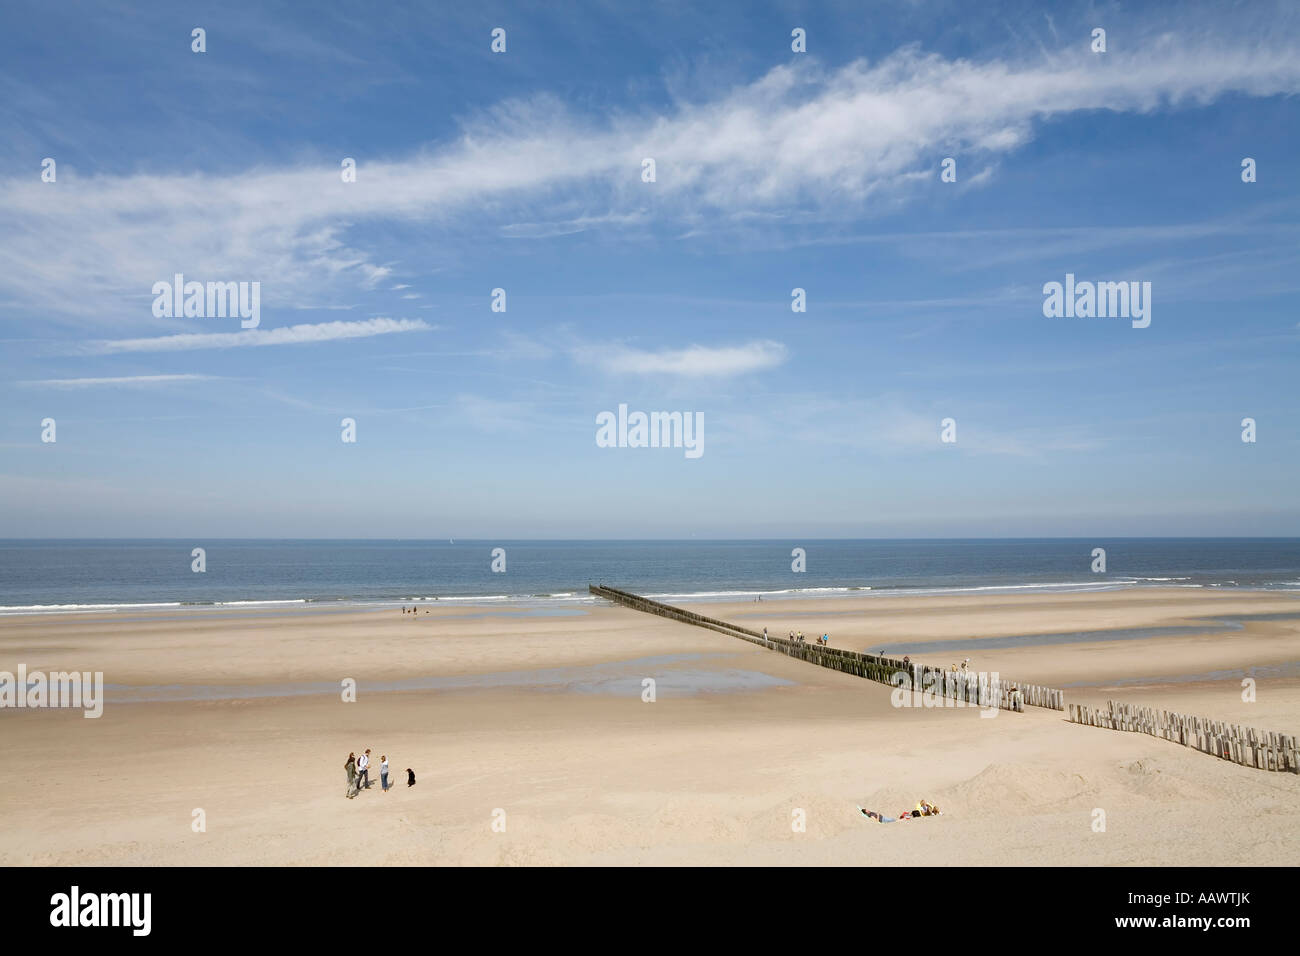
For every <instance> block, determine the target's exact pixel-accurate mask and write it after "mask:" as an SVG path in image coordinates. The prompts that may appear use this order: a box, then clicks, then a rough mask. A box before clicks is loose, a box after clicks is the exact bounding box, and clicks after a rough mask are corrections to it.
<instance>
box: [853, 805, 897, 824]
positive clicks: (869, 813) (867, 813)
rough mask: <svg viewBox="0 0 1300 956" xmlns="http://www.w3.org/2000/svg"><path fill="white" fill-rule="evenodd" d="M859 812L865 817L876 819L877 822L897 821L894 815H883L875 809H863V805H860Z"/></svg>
mask: <svg viewBox="0 0 1300 956" xmlns="http://www.w3.org/2000/svg"><path fill="white" fill-rule="evenodd" d="M858 813H860V814H862V815H863V816H864V817H870V818H871V819H872V820H875V821H876V822H877V823H894V822H895V821H894V818H893V817H882V816H881V815H880V814H879V813H877V812H876V811H875V810H863V809H862V808H861V807H858Z"/></svg>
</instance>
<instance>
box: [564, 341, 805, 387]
mask: <svg viewBox="0 0 1300 956" xmlns="http://www.w3.org/2000/svg"><path fill="white" fill-rule="evenodd" d="M786 356H787V349H786V347H785V346H784V345H782V344H781V343H780V342H773V341H770V340H761V341H757V342H747V343H745V344H743V345H723V346H705V345H691V346H688V347H686V348H681V349H658V350H650V349H637V348H629V347H626V346H619V345H615V346H594V347H579V348H577V349H575V350H574V352H573V357H574V358H575V359H576V360H578V361H579V362H581V363H583V364H585V365H592V366H595V367H596V368H598V369H600V370H601V371H603V372H606V373H607V374H610V375H670V376H679V377H683V378H729V377H731V376H734V375H744V374H746V373H749V372H761V371H763V370H764V369H769V368H774V367H775V366H777V365H780V364H781V363H782V362H784V361H785V360H786Z"/></svg>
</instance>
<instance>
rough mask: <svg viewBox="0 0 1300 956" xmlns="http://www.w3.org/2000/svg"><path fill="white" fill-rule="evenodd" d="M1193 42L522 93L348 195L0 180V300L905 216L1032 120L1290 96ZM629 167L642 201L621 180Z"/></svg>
mask: <svg viewBox="0 0 1300 956" xmlns="http://www.w3.org/2000/svg"><path fill="white" fill-rule="evenodd" d="M1210 43H1211V41H1209V40H1205V39H1197V40H1191V41H1186V40H1180V39H1178V38H1176V37H1173V36H1171V35H1161V36H1150V37H1145V38H1143V42H1141V43H1136V42H1134V43H1132V44H1131V45H1129V46H1128V49H1129V50H1132V51H1133V52H1130V53H1126V52H1124V51H1122V50H1116V51H1113V52H1110V53H1107V54H1106V56H1105V57H1098V56H1094V55H1092V54H1090V53H1088V52H1087V50H1086V47H1085V46H1084V45H1082V44H1079V43H1077V42H1076V43H1073V44H1071V45H1070V46H1068V47H1064V48H1062V49H1060V50H1058V51H1055V52H1044V53H1040V54H1036V55H1035V56H1034V58H1033V59H1032V60H1019V61H1011V60H1005V59H993V60H986V61H976V60H967V59H950V58H945V57H943V56H941V55H939V54H934V53H925V52H923V51H922V50H920V49H919V48H917V47H906V48H903V49H900V50H898V51H896V52H895V53H893V54H891V55H890V56H887V57H885V58H883V59H881V60H879V61H877V62H874V63H869V62H867V61H863V60H859V61H855V62H852V63H849V64H847V65H845V66H842V67H840V68H838V69H832V68H828V67H826V66H823V65H821V64H819V63H817V62H816V61H815V60H814V59H812V58H811V57H809V58H806V59H804V58H801V60H800V62H799V63H797V64H792V65H781V66H778V67H775V68H773V69H772V70H770V71H769V72H767V73H766V74H764V75H763V76H760V77H758V78H757V79H755V80H753V81H752V82H750V83H747V84H742V85H739V86H736V87H733V88H731V89H729V90H726V91H723V92H722V93H720V94H719V95H717V96H715V97H713V98H711V99H705V100H701V101H696V102H677V103H675V104H674V105H673V106H671V107H669V108H664V109H658V110H645V109H642V110H636V109H633V110H629V111H626V112H623V113H619V114H616V115H607V116H605V117H599V118H592V117H588V116H579V115H577V114H575V113H574V112H573V111H572V110H570V109H569V108H567V107H566V106H564V105H563V104H562V103H561V102H560V101H559V100H557V99H556V98H554V97H551V96H547V95H539V96H536V97H532V98H529V99H526V100H516V101H509V102H505V103H502V104H499V105H498V106H497V107H496V108H494V109H491V110H488V111H486V112H485V113H483V114H481V115H479V116H477V117H475V118H473V119H471V120H470V121H468V122H467V123H466V124H465V126H464V132H463V135H462V136H461V137H460V138H459V139H457V140H455V141H453V142H449V143H445V144H443V145H442V146H441V147H435V148H432V149H429V150H425V151H421V152H420V153H418V154H416V155H414V156H410V157H406V158H400V157H399V158H388V159H377V158H376V159H369V160H367V161H365V162H363V163H362V164H361V166H360V167H359V174H358V178H357V180H356V182H353V183H344V182H341V180H340V177H339V170H338V168H337V166H336V165H329V164H320V165H301V164H298V165H286V166H285V167H282V168H271V169H265V168H263V169H256V170H250V171H247V172H243V173H239V174H234V175H212V174H206V173H203V172H198V171H192V172H186V173H183V174H177V175H150V174H137V175H125V176H123V175H92V176H89V177H78V176H76V175H75V173H73V172H72V171H69V172H68V173H67V174H66V175H63V174H62V173H61V175H60V179H59V182H58V183H57V184H48V183H41V182H39V181H37V180H36V179H35V177H30V176H29V177H24V178H22V179H10V180H7V181H4V182H0V216H3V218H4V219H5V221H6V222H7V223H10V224H12V228H9V229H6V230H5V232H4V235H2V236H0V291H3V292H4V293H6V295H7V296H9V297H12V298H13V299H15V300H16V301H18V302H19V303H21V304H32V303H41V304H43V305H45V306H46V307H47V308H50V309H51V310H53V311H55V312H61V313H63V314H68V315H79V316H81V317H82V318H83V319H88V317H91V316H95V315H96V314H97V313H98V312H101V311H103V303H104V299H105V298H106V297H112V296H116V297H117V298H118V300H119V301H120V302H121V303H123V304H125V303H126V301H127V300H128V299H132V298H133V299H137V300H138V298H139V296H140V295H141V293H142V292H143V291H145V290H147V289H148V288H149V287H150V284H151V283H152V282H153V281H155V280H156V279H157V278H159V277H161V276H169V275H171V274H173V273H174V272H176V271H184V272H185V273H186V274H188V275H195V276H216V277H220V278H222V279H228V278H232V277H233V278H242V277H248V278H249V279H258V280H261V281H262V283H263V291H264V295H265V296H266V301H267V302H268V303H277V302H278V303H281V304H292V303H295V302H299V301H303V300H306V299H311V300H319V298H320V294H321V293H322V292H325V293H328V292H330V291H332V290H333V289H347V290H349V291H353V290H356V289H358V288H360V289H374V288H375V287H376V286H377V284H378V283H379V282H380V281H381V280H382V279H384V278H385V277H388V276H390V275H392V274H393V266H392V265H391V264H389V263H386V262H384V261H383V258H382V257H383V255H384V253H383V251H382V250H379V249H377V248H375V244H376V242H377V240H376V239H375V238H374V235H373V233H372V234H367V233H366V229H365V227H366V226H367V225H370V224H374V223H400V222H407V223H419V224H423V225H431V226H433V227H435V229H434V230H432V231H429V232H426V234H427V235H429V236H430V237H431V238H430V239H429V241H430V242H432V243H434V244H436V243H437V242H439V241H440V237H439V233H438V231H437V230H438V229H439V228H443V227H445V228H447V229H452V228H453V227H454V226H455V224H456V223H457V222H458V221H461V220H464V219H465V218H466V217H469V216H473V217H475V220H474V221H475V224H476V227H477V226H481V225H483V224H484V218H485V217H486V219H487V222H486V225H488V226H493V225H495V226H496V227H497V228H498V229H499V230H500V232H501V234H503V235H506V236H512V235H513V236H520V237H527V236H545V235H554V234H561V233H563V232H566V231H570V230H574V229H584V228H600V229H603V230H620V229H622V230H625V229H628V228H635V229H637V230H644V229H646V228H652V227H654V226H656V225H658V226H661V227H668V228H672V229H675V230H676V229H680V228H681V227H683V226H685V227H686V228H687V229H688V230H692V229H695V228H696V227H697V226H701V225H703V224H706V223H707V225H708V227H709V231H711V232H716V231H717V229H718V227H719V226H718V224H719V223H721V224H722V225H723V226H725V225H726V224H727V223H729V222H730V223H742V222H743V223H745V224H746V226H747V227H752V226H753V225H754V224H755V223H761V222H768V223H772V224H778V223H781V222H783V221H789V220H791V219H795V220H799V221H804V222H809V221H813V222H816V221H829V220H836V219H840V220H843V219H846V218H848V217H851V216H860V215H861V214H862V213H864V212H867V213H870V212H872V211H873V210H882V209H887V208H892V207H894V206H897V205H898V204H899V203H901V202H903V201H905V200H906V199H907V198H908V197H909V196H911V195H913V194H914V193H915V191H916V190H917V189H918V188H920V186H921V184H922V183H925V182H928V181H930V180H932V179H933V177H934V175H935V163H936V150H937V149H939V148H942V149H943V150H944V151H945V152H950V153H952V154H961V155H963V156H965V157H967V159H966V162H967V163H968V164H972V165H967V166H966V167H965V168H966V169H967V170H968V172H967V174H966V175H965V176H964V177H963V180H962V182H963V185H966V184H969V183H970V182H971V181H972V180H976V179H978V177H979V176H980V175H981V173H982V170H981V168H980V164H981V163H983V164H984V165H985V167H986V168H987V166H988V164H989V163H996V162H997V160H998V158H999V157H1001V156H1004V155H1008V154H1010V153H1013V152H1014V151H1016V150H1018V149H1020V148H1022V147H1023V146H1024V145H1025V144H1026V143H1028V142H1029V141H1031V140H1032V139H1033V137H1034V135H1035V127H1036V124H1039V123H1041V122H1042V121H1043V120H1046V119H1049V118H1059V117H1062V116H1066V115H1069V114H1071V113H1076V112H1083V111H1094V110H1110V111H1115V112H1130V113H1148V112H1151V111H1154V110H1158V109H1180V108H1184V107H1187V106H1195V105H1200V104H1205V103H1208V102H1211V101H1213V100H1215V99H1218V98H1220V97H1222V96H1225V95H1228V94H1236V95H1245V96H1271V95H1276V94H1283V95H1289V94H1295V93H1297V92H1300V47H1298V46H1297V43H1296V41H1295V40H1294V39H1292V38H1288V37H1280V38H1277V39H1273V40H1266V41H1259V40H1258V39H1257V38H1242V39H1240V40H1234V39H1233V38H1232V37H1219V36H1216V37H1215V38H1214V40H1213V42H1212V45H1209V44H1210ZM939 155H942V154H939ZM645 157H653V158H654V159H655V160H656V164H657V181H656V182H654V183H649V184H648V183H644V182H642V181H641V162H642V159H643V158H645ZM575 207H585V208H587V209H591V208H598V209H600V210H601V214H600V215H599V216H590V215H589V214H587V213H585V212H583V211H582V210H581V209H575ZM441 241H449V240H448V239H447V236H446V235H442V237H441ZM254 338H255V337H248V338H247V339H246V340H243V341H241V342H240V343H234V342H231V343H229V344H253V339H254ZM174 341H177V342H179V341H181V340H180V339H175V340H174ZM266 344H270V343H269V342H268V343H266ZM172 347H190V346H182V345H175V346H172ZM198 347H202V346H198Z"/></svg>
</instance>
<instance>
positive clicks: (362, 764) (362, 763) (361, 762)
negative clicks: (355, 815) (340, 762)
mask: <svg viewBox="0 0 1300 956" xmlns="http://www.w3.org/2000/svg"><path fill="white" fill-rule="evenodd" d="M357 778H358V780H357V788H358V789H360V790H369V789H370V750H369V749H367V750H366V752H365V753H363V754H362V755H361V756H360V757H358V758H357Z"/></svg>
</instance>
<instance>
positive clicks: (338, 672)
mask: <svg viewBox="0 0 1300 956" xmlns="http://www.w3.org/2000/svg"><path fill="white" fill-rule="evenodd" d="M694 609H695V610H699V611H701V612H703V613H707V614H710V615H713V616H716V617H721V618H724V619H727V620H732V621H734V622H736V623H739V624H743V625H745V626H747V627H752V628H758V629H761V628H762V627H764V626H766V627H768V628H769V629H770V631H771V632H772V633H773V634H785V633H786V632H787V631H788V630H791V629H795V630H802V631H804V633H805V634H806V635H808V636H809V637H810V638H811V637H813V636H814V635H817V634H820V633H822V632H829V633H830V635H831V641H832V645H833V646H841V647H850V648H854V649H858V650H870V651H877V650H880V649H882V648H903V647H909V646H915V647H917V648H918V649H917V650H913V651H909V653H911V655H912V657H913V658H914V659H918V660H922V661H925V662H926V663H934V664H940V665H944V666H947V665H948V664H949V663H951V662H956V661H960V660H962V659H963V658H966V657H969V658H971V666H972V668H974V669H977V670H987V671H998V672H999V673H1001V674H1002V675H1004V676H1007V677H1011V678H1015V679H1019V680H1022V681H1026V682H1033V683H1038V684H1046V685H1050V686H1054V687H1062V688H1065V689H1066V692H1067V699H1069V700H1071V701H1083V702H1104V701H1105V700H1107V699H1118V700H1125V701H1133V702H1137V703H1142V704H1145V705H1149V706H1155V707H1161V708H1167V709H1173V710H1178V711H1181V712H1184V713H1189V714H1198V715H1202V716H1205V717H1211V718H1215V719H1222V720H1231V721H1235V722H1239V723H1245V724H1249V725H1252V726H1255V727H1259V728H1262V729H1265V730H1273V731H1279V732H1284V733H1291V734H1294V733H1297V731H1300V672H1298V671H1297V669H1296V668H1297V662H1300V601H1297V600H1296V599H1295V598H1294V597H1292V596H1289V595H1286V594H1280V593H1269V592H1250V591H1232V590H1226V589H1225V590H1207V589H1181V588H1173V587H1169V588H1148V589H1133V590H1126V591H1101V592H1092V593H1072V594H1017V593H1000V592H998V593H993V594H988V593H985V594H979V595H948V596H923V597H888V598H885V597H871V596H863V597H852V598H849V597H845V598H833V599H821V600H790V601H764V602H762V603H753V602H744V603H735V604H716V603H712V604H701V605H695V606H694ZM427 610H428V613H425V611H424V609H422V610H421V613H420V614H418V615H416V616H411V615H406V614H402V613H400V612H399V611H397V610H387V609H385V610H356V609H349V610H328V611H323V610H318V609H310V610H309V609H303V608H290V609H278V610H273V611H267V610H259V611H256V612H236V611H230V610H184V611H177V610H160V611H157V612H149V613H144V612H130V613H125V612H123V613H117V614H110V613H98V612H94V613H82V614H57V615H49V614H47V615H41V616H35V615H33V616H14V617H6V618H3V619H0V670H6V671H10V672H13V671H16V670H17V668H18V666H19V665H20V664H23V665H25V666H26V668H27V670H28V671H29V672H31V671H36V670H41V671H45V672H49V671H57V670H78V671H102V672H103V673H104V680H105V682H106V684H107V685H108V690H107V698H106V703H105V707H104V712H103V716H102V717H100V718H99V719H85V718H84V717H83V716H82V714H81V712H80V711H74V710H5V711H0V760H3V761H4V765H5V766H8V767H10V768H14V769H15V770H17V772H18V775H19V782H20V785H19V786H16V787H8V788H5V790H4V791H3V793H0V834H2V836H3V839H0V863H3V864H4V865H6V866H14V865H45V864H92V865H93V864H128V865H152V864H182V865H213V864H215V865H248V864H252V865H261V864H338V865H353V866H385V865H395V864H452V865H455V864H469V865H501V864H504V865H515V864H574V865H588V864H618V865H632V864H817V865H908V864H945V863H951V864H983V865H1003V864H1028V865H1038V864H1041V865H1066V864H1068V865H1079V864H1083V865H1093V864H1112V865H1131V864H1159V865H1173V864H1212V865H1213V864H1224V865H1269V864H1289V863H1292V862H1294V860H1295V859H1296V858H1297V856H1300V777H1297V776H1295V775H1292V774H1283V773H1268V772H1264V771H1259V770H1254V769H1248V768H1244V767H1240V766H1235V765H1233V764H1230V763H1228V762H1225V761H1221V760H1217V759H1214V758H1212V757H1209V756H1206V755H1204V754H1200V753H1196V752H1194V751H1192V750H1188V749H1185V748H1182V747H1179V746H1177V745H1174V744H1170V743H1167V742H1165V741H1163V740H1157V739H1154V738H1151V737H1147V736H1144V735H1138V734H1126V733H1120V732H1113V731H1108V730H1101V729H1096V728H1089V727H1082V726H1077V725H1073V724H1070V723H1068V722H1067V721H1066V720H1065V719H1064V715H1062V714H1061V713H1059V712H1053V711H1047V710H1042V709H1037V708H1029V709H1028V710H1027V712H1026V713H1024V714H1014V713H1006V712H1003V713H999V714H998V716H997V717H996V718H995V719H983V718H981V717H980V716H979V712H978V711H977V710H975V709H916V708H903V709H900V708H896V707H894V706H892V705H891V700H890V690H889V688H887V687H885V686H883V685H880V684H876V683H872V682H869V681H864V680H861V679H859V678H856V677H852V676H848V675H844V674H838V673H835V672H832V671H829V670H826V669H823V668H819V667H815V666H811V665H809V664H805V663H803V662H800V661H795V660H791V659H789V658H786V657H784V656H783V655H779V654H775V653H772V652H769V651H766V650H764V649H762V648H760V647H756V646H754V645H751V644H748V643H746V642H743V641H739V640H736V639H734V638H730V637H726V636H724V635H722V634H718V633H714V632H711V631H707V630H703V629H699V628H693V627H690V626H687V625H684V624H679V623H676V622H672V621H668V620H664V619H661V618H657V617H652V616H649V615H645V614H640V613H637V612H635V611H631V610H627V609H623V608H617V607H608V606H603V605H600V606H582V607H580V608H576V609H573V610H571V611H569V612H567V613H563V614H547V613H533V612H528V611H525V610H521V609H519V608H517V607H511V606H501V605H497V606H492V605H488V604H484V605H469V604H466V605H462V606H457V607H447V606H432V607H430V608H428V609H427ZM1162 628H1171V629H1174V630H1170V631H1162V630H1159V629H1162ZM1133 629H1156V630H1154V631H1151V632H1150V633H1146V634H1142V633H1139V634H1137V635H1134V636H1127V637H1126V636H1124V635H1125V634H1126V633H1127V632H1129V631H1130V630H1133ZM1093 631H1096V632H1100V633H1098V634H1089V633H1088V632H1093ZM1043 635H1066V637H1062V638H1057V639H1053V638H1049V637H1044V636H1043ZM1013 639H1014V640H1013ZM936 642H944V643H936ZM927 644H929V645H930V647H929V648H927V647H926V645H927ZM1243 676H1253V677H1254V678H1255V679H1256V680H1257V689H1256V693H1257V700H1256V701H1255V702H1253V703H1246V702H1243V700H1242V686H1241V680H1242V677H1243ZM348 679H351V680H355V682H356V688H357V691H356V700H355V702H345V701H344V700H343V699H342V697H343V693H342V690H341V687H342V682H344V681H345V680H348ZM646 679H651V680H653V681H654V682H655V685H654V687H655V700H654V701H653V702H647V701H645V700H643V688H644V683H643V682H644V681H645V680H646ZM366 747H369V748H371V750H372V756H373V757H374V767H375V770H374V772H373V773H372V779H373V780H374V786H373V788H372V789H371V790H369V791H367V792H365V793H362V794H360V795H358V797H357V798H356V799H354V800H348V799H345V798H344V791H345V774H344V769H343V763H344V760H345V758H346V756H347V754H348V752H349V751H357V752H360V751H361V750H363V749H365V748H366ZM385 753H386V754H387V755H388V756H389V759H390V764H391V766H392V768H393V771H394V773H393V780H394V784H395V786H394V789H393V790H392V791H390V792H388V793H382V792H381V791H380V788H379V784H378V776H379V775H378V758H379V755H380V754H385ZM407 767H410V768H413V769H414V770H415V773H416V775H417V778H418V783H417V785H416V786H415V787H414V788H409V789H408V787H407V786H406V782H405V780H406V775H405V769H406V768H407ZM923 797H924V798H926V799H928V800H931V801H933V802H935V803H937V804H938V805H939V806H940V807H941V808H942V809H943V811H944V813H943V816H941V817H938V818H927V819H922V820H914V821H906V822H900V823H895V824H889V825H881V824H877V823H873V822H871V821H867V820H864V819H863V818H862V817H861V816H860V815H858V814H857V812H856V810H855V804H861V805H863V806H866V807H868V808H871V809H875V810H879V811H883V812H884V813H886V814H888V815H891V816H895V815H897V812H898V811H900V810H903V809H908V808H910V807H911V806H912V805H913V804H915V802H916V801H917V800H918V799H919V798H923ZM196 809H201V810H202V813H203V817H204V820H205V824H206V829H205V831H204V832H195V830H194V829H193V828H192V825H191V824H192V820H193V819H194V811H195V810H196ZM1096 810H1102V811H1104V813H1105V821H1106V826H1105V830H1104V832H1097V831H1096V830H1095V829H1094V820H1095V819H1096V814H1095V811H1096ZM800 821H803V823H804V826H803V828H802V829H800V828H799V827H798V823H799V822H800ZM494 822H495V824H496V825H495V828H494Z"/></svg>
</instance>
